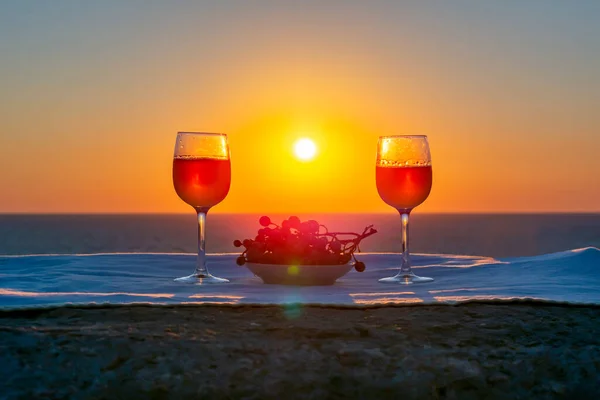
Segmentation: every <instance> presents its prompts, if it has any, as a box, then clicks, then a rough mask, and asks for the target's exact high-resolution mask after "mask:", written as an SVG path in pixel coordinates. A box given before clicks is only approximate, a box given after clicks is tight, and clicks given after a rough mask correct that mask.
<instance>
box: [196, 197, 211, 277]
mask: <svg viewBox="0 0 600 400" xmlns="http://www.w3.org/2000/svg"><path fill="white" fill-rule="evenodd" d="M196 212H197V213H198V260H197V262H196V275H208V269H207V268H206V239H205V231H206V214H207V213H208V209H205V208H199V209H197V210H196Z"/></svg>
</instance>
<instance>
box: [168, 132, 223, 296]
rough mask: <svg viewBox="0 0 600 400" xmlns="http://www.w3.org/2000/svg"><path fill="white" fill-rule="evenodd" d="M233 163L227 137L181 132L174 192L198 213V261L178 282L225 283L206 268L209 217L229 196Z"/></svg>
mask: <svg viewBox="0 0 600 400" xmlns="http://www.w3.org/2000/svg"><path fill="white" fill-rule="evenodd" d="M230 184H231V163H230V161H229V145H228V143H227V135H224V134H220V133H203V132H179V133H178V134H177V140H176V141H175V152H174V155H173V186H174V187H175V192H177V195H178V196H179V197H180V198H181V200H183V201H185V202H186V203H187V204H189V205H190V206H192V207H193V208H194V210H196V214H197V216H198V258H197V261H196V270H195V271H194V273H193V274H191V275H189V276H184V277H182V278H177V279H175V280H176V281H178V282H186V283H194V284H210V283H226V282H229V281H228V280H227V279H223V278H218V277H216V276H213V275H211V274H210V273H209V272H208V268H207V266H206V247H205V243H206V239H205V231H206V215H207V214H208V210H210V209H211V208H212V207H213V206H216V205H217V204H219V203H220V202H221V201H223V199H225V197H226V196H227V193H228V192H229V186H230Z"/></svg>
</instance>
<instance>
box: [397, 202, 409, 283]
mask: <svg viewBox="0 0 600 400" xmlns="http://www.w3.org/2000/svg"><path fill="white" fill-rule="evenodd" d="M408 215H409V212H405V211H401V212H400V217H401V218H402V260H401V262H400V272H398V275H399V276H403V275H410V274H412V270H411V268H410V255H409V252H408Z"/></svg>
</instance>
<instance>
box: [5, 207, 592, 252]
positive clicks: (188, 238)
mask: <svg viewBox="0 0 600 400" xmlns="http://www.w3.org/2000/svg"><path fill="white" fill-rule="evenodd" d="M259 217H260V215H249V214H235V215H234V214H218V213H214V214H212V213H211V214H209V215H208V220H207V251H208V252H209V253H232V252H237V251H238V249H237V248H235V247H233V245H232V242H233V240H234V239H245V238H253V237H254V236H255V235H256V231H257V230H258V229H259V228H260V226H259V224H258V218H259ZM286 217H288V216H283V215H276V216H273V215H271V219H272V220H273V221H274V222H277V223H279V222H281V220H283V219H284V218H286ZM299 217H300V218H301V219H302V220H305V219H316V220H318V221H319V222H321V223H323V224H325V225H326V226H327V227H328V228H329V230H330V231H352V232H362V230H363V229H364V227H366V226H367V225H374V227H375V228H376V229H377V230H378V233H377V234H376V235H374V236H372V237H369V238H367V239H365V240H364V242H363V243H361V250H362V251H363V252H398V251H399V249H400V217H399V216H398V215H397V214H392V213H390V214H322V215H299ZM196 238H197V222H196V218H195V215H194V214H193V212H192V213H190V214H162V215H161V214H156V215H139V214H138V215H101V214H96V215H15V214H12V215H0V254H2V255H17V254H94V253H146V252H155V253H194V252H195V251H196ZM584 247H600V214H420V213H418V212H415V213H414V214H413V215H412V216H411V220H410V248H411V251H412V252H414V253H429V254H461V255H479V256H489V257H522V256H535V255H540V254H547V253H553V252H559V251H564V250H571V249H577V248H584Z"/></svg>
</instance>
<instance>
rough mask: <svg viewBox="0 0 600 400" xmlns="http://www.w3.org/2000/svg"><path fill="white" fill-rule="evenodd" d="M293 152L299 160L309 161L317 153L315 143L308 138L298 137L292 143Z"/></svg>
mask: <svg viewBox="0 0 600 400" xmlns="http://www.w3.org/2000/svg"><path fill="white" fill-rule="evenodd" d="M294 154H295V155H296V158H297V159H298V160H300V161H310V160H312V159H313V158H315V155H316V154H317V145H316V144H315V142H313V141H312V140H311V139H308V138H302V139H298V140H296V143H294Z"/></svg>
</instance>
